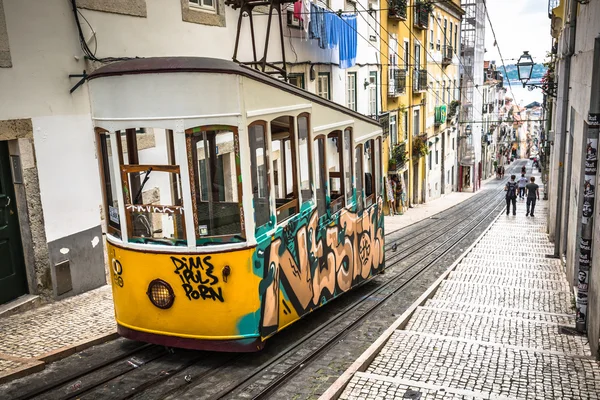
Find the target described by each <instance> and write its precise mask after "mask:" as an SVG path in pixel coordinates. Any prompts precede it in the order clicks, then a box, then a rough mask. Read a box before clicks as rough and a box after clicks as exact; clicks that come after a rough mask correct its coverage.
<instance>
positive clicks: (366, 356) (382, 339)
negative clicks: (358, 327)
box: [319, 211, 503, 400]
mask: <svg viewBox="0 0 600 400" xmlns="http://www.w3.org/2000/svg"><path fill="white" fill-rule="evenodd" d="M502 215H503V211H502V212H500V213H499V214H498V216H496V218H494V220H493V221H492V222H491V223H490V225H489V226H488V227H487V228H486V229H485V230H484V231H483V232H482V233H481V235H479V237H477V239H475V241H474V242H473V243H472V244H471V245H470V246H469V247H468V248H467V249H466V250H465V251H464V252H463V253H462V254H461V255H460V256H459V257H458V258H457V259H456V261H454V263H452V265H451V266H450V267H448V269H447V270H446V271H444V273H443V274H442V275H441V276H440V277H439V278H438V279H437V280H436V281H435V282H434V283H433V284H432V285H431V286H430V287H429V288H428V289H427V290H426V291H425V292H424V293H423V294H422V295H421V297H419V298H418V299H417V300H416V301H415V302H414V303H413V304H412V305H411V306H410V307H409V308H408V309H407V310H406V311H405V312H404V313H403V314H402V315H401V316H400V317H399V318H398V319H397V320H396V321H394V323H393V324H392V325H391V326H390V327H389V328H387V329H386V330H385V331H384V332H383V333H382V334H381V336H379V338H377V340H376V341H375V342H374V343H373V344H372V345H371V346H369V348H368V349H367V350H365V352H364V353H363V354H361V355H360V357H359V358H358V359H357V360H356V361H354V363H352V365H350V367H349V368H348V369H347V370H346V371H344V373H343V374H342V375H341V376H340V377H339V378H338V379H337V380H336V381H335V382H334V383H333V384H332V385H331V386H330V387H329V389H327V391H325V393H323V394H322V395H321V396H320V397H319V400H335V399H338V398H339V397H340V396H341V394H342V393H343V391H344V389H345V388H346V385H347V384H348V382H350V380H351V379H352V377H353V376H354V374H355V373H356V372H365V371H366V370H367V368H368V366H369V365H370V364H371V362H372V361H373V360H374V359H375V357H377V355H378V354H379V352H380V351H381V349H383V347H384V346H385V344H386V343H387V341H388V340H389V338H390V337H391V336H392V334H393V333H394V332H395V331H396V330H398V329H404V327H405V326H406V325H407V324H408V321H409V320H410V318H411V317H412V315H413V314H414V312H415V311H416V310H417V308H418V307H420V306H422V305H423V304H425V303H426V302H427V300H429V299H430V298H432V297H433V296H434V295H435V293H436V291H437V289H438V288H439V286H440V285H441V284H442V282H443V281H445V280H446V279H447V278H448V276H450V273H451V272H452V271H454V269H455V268H456V266H457V265H458V264H459V263H460V262H461V261H462V259H463V258H465V257H466V255H467V254H469V253H470V252H471V250H473V248H474V247H475V246H476V245H477V244H478V243H479V241H480V240H481V239H482V238H483V237H484V236H485V234H486V233H487V232H488V231H489V230H490V229H491V228H492V226H493V225H494V224H495V223H496V221H497V220H498V219H499V218H500V217H501V216H502Z"/></svg>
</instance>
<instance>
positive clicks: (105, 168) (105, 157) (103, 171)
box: [95, 128, 123, 240]
mask: <svg viewBox="0 0 600 400" xmlns="http://www.w3.org/2000/svg"><path fill="white" fill-rule="evenodd" d="M95 131H96V144H97V152H98V163H99V164H100V165H99V166H100V168H99V171H100V179H101V182H102V185H101V189H102V200H103V203H104V204H103V208H104V210H103V211H104V218H105V219H106V232H107V233H108V234H110V235H112V236H114V237H116V238H118V239H121V240H122V238H123V237H122V232H123V224H122V221H121V209H120V208H117V215H118V216H119V224H118V225H119V227H118V228H117V227H116V226H114V225H112V224H111V222H112V221H111V219H110V207H111V206H112V203H113V202H114V201H115V200H117V202H118V193H119V190H120V188H119V187H116V188H115V189H116V192H117V199H113V198H112V191H111V192H110V199H111V200H112V201H111V202H109V201H108V200H109V192H108V190H107V189H108V188H107V178H108V179H110V186H111V189H112V185H115V186H117V185H118V184H119V183H118V182H115V180H116V179H115V178H116V176H113V175H111V174H110V159H111V158H113V157H112V156H111V155H109V153H113V151H112V141H113V140H116V141H117V143H116V145H117V148H118V158H119V164H118V165H116V166H114V168H115V170H118V169H120V168H121V165H122V159H123V154H122V151H121V140H120V137H118V136H117V134H116V133H112V134H111V133H110V132H109V131H108V130H106V129H104V128H96V129H95ZM103 138H104V140H103ZM106 139H109V140H110V142H107V140H106ZM109 144H110V147H109V146H108V145H109ZM105 149H106V151H105Z"/></svg>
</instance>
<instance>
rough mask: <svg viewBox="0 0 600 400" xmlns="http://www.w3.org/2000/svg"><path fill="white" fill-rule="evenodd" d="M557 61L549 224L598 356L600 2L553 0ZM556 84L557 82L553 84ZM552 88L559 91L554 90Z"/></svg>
mask: <svg viewBox="0 0 600 400" xmlns="http://www.w3.org/2000/svg"><path fill="white" fill-rule="evenodd" d="M548 6H549V7H548V11H549V17H550V18H551V20H552V28H551V29H552V36H553V38H554V43H553V47H552V51H551V54H552V62H551V65H550V68H549V72H548V75H547V76H546V77H545V83H546V84H547V88H548V89H549V90H548V92H549V93H551V94H552V95H554V94H555V95H556V98H555V99H554V100H553V101H551V102H547V104H546V109H548V110H551V117H550V119H551V121H550V123H549V126H548V128H550V132H549V135H548V138H547V141H548V144H549V145H550V154H549V156H550V165H549V178H548V185H547V188H546V190H547V191H548V198H549V201H550V203H549V213H548V226H549V234H550V238H551V240H553V241H554V245H555V252H554V256H556V257H561V258H562V259H563V260H564V265H565V269H566V273H567V277H568V279H569V280H570V281H571V283H572V284H573V288H574V291H576V293H577V296H576V307H577V321H576V325H577V329H578V330H579V331H581V332H585V333H587V336H588V338H589V343H590V347H591V350H592V354H594V355H595V356H596V357H599V356H600V353H599V349H600V255H599V254H600V241H599V240H598V238H600V236H599V235H600V223H599V222H598V217H599V215H598V211H599V210H600V204H598V196H596V195H595V191H596V188H597V185H598V171H597V170H598V162H597V154H598V153H597V150H598V141H599V138H598V127H599V125H600V123H599V119H600V118H599V117H600V38H599V37H598V29H597V28H598V21H599V20H600V3H599V2H597V1H590V2H585V3H584V2H578V1H575V0H560V1H558V0H552V1H550V2H549V4H548ZM555 82H556V83H557V84H555ZM552 92H555V93H552Z"/></svg>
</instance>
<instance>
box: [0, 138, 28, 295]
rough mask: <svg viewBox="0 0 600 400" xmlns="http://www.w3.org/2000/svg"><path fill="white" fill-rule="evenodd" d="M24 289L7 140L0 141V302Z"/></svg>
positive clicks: (21, 252) (21, 253)
mask: <svg viewBox="0 0 600 400" xmlns="http://www.w3.org/2000/svg"><path fill="white" fill-rule="evenodd" d="M25 293H27V280H26V278H25V262H24V260H23V249H22V247H21V232H20V230H19V218H18V216H17V207H16V202H15V192H14V188H13V183H12V176H11V172H10V157H9V155H8V142H6V141H0V304H3V303H6V302H8V301H10V300H13V299H16V298H17V297H19V296H21V295H23V294H25Z"/></svg>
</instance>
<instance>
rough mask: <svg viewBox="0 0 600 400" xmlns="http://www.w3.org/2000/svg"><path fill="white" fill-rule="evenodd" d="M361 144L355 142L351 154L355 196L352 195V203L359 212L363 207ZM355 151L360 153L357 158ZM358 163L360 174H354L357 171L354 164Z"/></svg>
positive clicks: (362, 157) (362, 158)
mask: <svg viewBox="0 0 600 400" xmlns="http://www.w3.org/2000/svg"><path fill="white" fill-rule="evenodd" d="M363 148H364V147H363V145H362V143H359V144H357V145H356V146H354V154H353V157H352V158H353V160H352V161H353V164H354V168H353V169H354V180H355V182H356V183H355V196H354V200H355V201H354V204H355V206H356V212H357V213H360V212H362V211H363V210H364V209H365V202H364V198H363V189H364V188H363V181H364V179H365V178H364V173H365V171H364V167H363V163H364V155H363ZM357 153H358V154H359V155H360V156H359V157H358V159H357V157H356V155H357ZM357 165H359V166H360V174H361V176H357V175H356V174H357V173H358V172H359V171H357V168H356V166H357ZM359 189H360V193H359Z"/></svg>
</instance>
